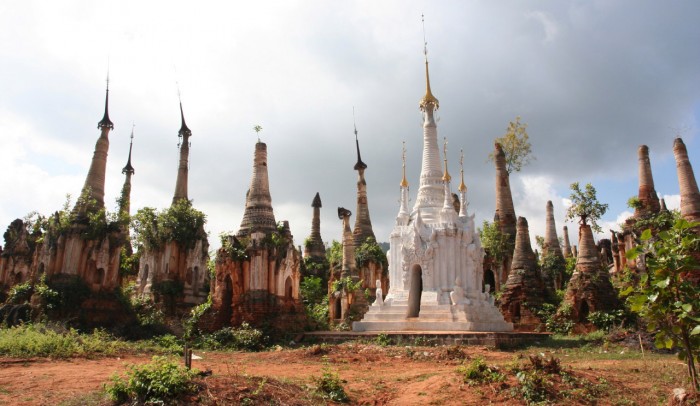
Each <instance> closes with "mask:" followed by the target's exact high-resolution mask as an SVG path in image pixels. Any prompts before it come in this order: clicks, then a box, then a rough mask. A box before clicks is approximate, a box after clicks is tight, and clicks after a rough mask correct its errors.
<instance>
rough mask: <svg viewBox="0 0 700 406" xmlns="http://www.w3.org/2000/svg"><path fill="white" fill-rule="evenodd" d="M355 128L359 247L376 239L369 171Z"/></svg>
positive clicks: (356, 243) (356, 231)
mask: <svg viewBox="0 0 700 406" xmlns="http://www.w3.org/2000/svg"><path fill="white" fill-rule="evenodd" d="M354 114H355V109H353V117H354ZM353 121H354V120H353ZM353 125H354V123H353ZM354 128H355V145H356V147H357V163H356V164H355V170H356V171H357V215H356V216H355V228H354V229H353V232H352V233H353V235H354V237H355V245H356V246H358V247H359V246H360V245H361V244H362V243H363V242H365V240H366V239H367V238H368V237H372V238H375V237H374V230H372V220H370V218H369V206H368V205H367V182H366V181H365V169H367V165H366V164H365V163H364V162H362V158H361V157H360V142H359V141H358V139H357V125H354Z"/></svg>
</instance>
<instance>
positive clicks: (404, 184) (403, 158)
mask: <svg viewBox="0 0 700 406" xmlns="http://www.w3.org/2000/svg"><path fill="white" fill-rule="evenodd" d="M402 143H403V151H402V154H401V162H402V164H401V174H402V178H401V185H400V186H401V187H406V188H407V187H408V181H407V180H406V141H402Z"/></svg>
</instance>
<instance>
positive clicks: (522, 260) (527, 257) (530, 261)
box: [511, 217, 537, 271]
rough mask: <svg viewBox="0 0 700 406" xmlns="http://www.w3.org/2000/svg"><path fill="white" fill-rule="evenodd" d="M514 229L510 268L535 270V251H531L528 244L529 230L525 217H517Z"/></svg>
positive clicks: (530, 246)
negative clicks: (513, 246) (513, 245)
mask: <svg viewBox="0 0 700 406" xmlns="http://www.w3.org/2000/svg"><path fill="white" fill-rule="evenodd" d="M516 230H517V231H516V235H515V249H514V251H513V262H512V264H511V269H513V270H515V269H526V270H530V271H532V270H535V269H536V268H537V260H536V258H535V253H534V252H533V251H532V245H530V232H529V227H528V224H527V219H526V218H525V217H518V223H517V228H516Z"/></svg>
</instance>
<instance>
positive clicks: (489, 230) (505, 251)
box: [479, 220, 513, 262]
mask: <svg viewBox="0 0 700 406" xmlns="http://www.w3.org/2000/svg"><path fill="white" fill-rule="evenodd" d="M479 238H480V239H481V245H482V246H483V247H484V249H485V250H486V252H488V254H489V255H490V256H491V258H493V259H494V260H496V261H497V262H501V261H503V259H504V258H505V257H506V256H508V255H510V253H512V252H513V244H512V242H511V239H510V238H508V234H504V233H502V232H501V228H500V227H499V225H498V223H496V222H491V223H489V222H488V221H486V220H484V223H483V224H482V226H481V228H480V229H479Z"/></svg>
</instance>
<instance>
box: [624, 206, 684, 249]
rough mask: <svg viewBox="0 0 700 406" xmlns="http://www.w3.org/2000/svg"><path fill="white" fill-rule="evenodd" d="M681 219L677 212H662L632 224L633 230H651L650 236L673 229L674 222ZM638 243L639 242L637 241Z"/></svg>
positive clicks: (679, 213)
mask: <svg viewBox="0 0 700 406" xmlns="http://www.w3.org/2000/svg"><path fill="white" fill-rule="evenodd" d="M680 218H681V212H680V211H678V210H671V211H662V212H659V213H658V214H656V215H653V216H649V217H645V218H640V219H637V221H635V223H634V228H635V229H637V230H640V231H643V230H646V229H648V228H649V229H651V230H652V234H655V233H656V232H658V231H661V230H668V229H669V228H671V227H673V224H674V223H675V222H676V220H678V219H680ZM637 242H638V243H639V241H637Z"/></svg>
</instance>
